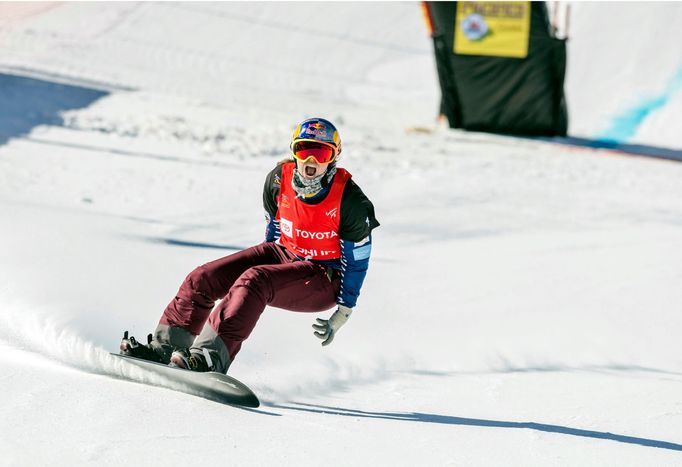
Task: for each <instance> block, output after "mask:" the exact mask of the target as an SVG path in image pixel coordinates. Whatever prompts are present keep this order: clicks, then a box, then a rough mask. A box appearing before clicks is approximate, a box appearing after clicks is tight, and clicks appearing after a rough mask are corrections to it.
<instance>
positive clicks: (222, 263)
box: [159, 242, 340, 371]
mask: <svg viewBox="0 0 682 467" xmlns="http://www.w3.org/2000/svg"><path fill="white" fill-rule="evenodd" d="M339 286H340V279H339V275H338V273H335V274H333V275H331V278H330V274H328V271H327V269H326V268H325V267H323V266H320V265H317V264H314V263H312V262H310V261H303V260H300V259H298V258H297V257H296V256H295V255H293V254H292V253H290V252H289V251H288V250H287V249H286V248H284V247H283V246H281V245H278V244H276V243H272V242H265V243H261V244H260V245H256V246H254V247H251V248H247V249H246V250H242V251H239V252H237V253H234V254H232V255H229V256H226V257H224V258H221V259H218V260H215V261H212V262H210V263H206V264H204V265H203V266H199V267H198V268H196V269H195V270H194V271H192V272H191V273H190V274H189V275H188V276H187V278H186V279H185V281H184V282H183V283H182V285H181V286H180V290H179V291H178V294H177V296H176V297H175V298H174V299H173V300H172V301H171V302H170V303H169V304H168V306H167V307H166V309H165V310H164V312H163V315H162V316H161V320H160V322H159V325H160V326H163V325H166V326H169V327H172V328H182V329H184V330H185V331H187V332H188V333H189V334H191V335H192V336H197V335H199V334H201V335H202V336H201V338H200V339H201V340H202V341H206V340H207V339H209V340H210V338H214V339H215V338H219V339H220V340H221V341H222V343H224V345H225V348H224V349H222V350H227V353H228V355H227V357H228V358H229V361H228V362H223V365H221V366H223V367H224V368H223V370H224V371H227V367H229V364H230V363H231V362H232V361H233V360H234V358H235V356H236V355H237V353H238V352H239V349H240V348H241V345H242V342H243V341H244V340H245V339H246V338H248V337H249V335H250V334H251V331H252V330H253V328H254V327H255V326H256V322H258V318H260V315H261V313H262V312H263V310H264V309H265V306H266V305H271V306H273V307H277V308H283V309H285V310H290V311H302V312H316V311H324V310H327V309H330V308H332V307H334V306H335V304H336V295H337V293H338V290H339ZM217 300H221V302H220V303H219V304H218V306H217V307H215V309H214V306H215V302H216V301H217ZM204 327H206V329H204ZM208 328H210V329H208ZM202 330H203V332H202ZM206 336H208V337H206ZM200 339H197V340H195V344H194V345H197V341H199V340H200ZM214 345H215V343H214ZM214 345H210V344H207V345H206V346H208V347H214ZM220 347H222V345H220Z"/></svg>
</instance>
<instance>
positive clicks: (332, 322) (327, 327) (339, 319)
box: [313, 305, 353, 345]
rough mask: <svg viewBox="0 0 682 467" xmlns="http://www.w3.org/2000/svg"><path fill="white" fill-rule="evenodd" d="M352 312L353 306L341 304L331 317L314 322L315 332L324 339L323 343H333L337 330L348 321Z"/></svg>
mask: <svg viewBox="0 0 682 467" xmlns="http://www.w3.org/2000/svg"><path fill="white" fill-rule="evenodd" d="M352 312H353V309H352V308H348V307H347V306H343V305H339V307H338V308H337V309H336V311H335V312H334V314H333V315H331V317H330V318H329V319H320V318H317V319H316V321H317V324H313V329H314V330H315V333H314V334H315V336H317V337H318V338H320V339H322V345H329V344H331V343H332V341H333V340H334V336H335V335H336V332H337V331H338V330H339V328H340V327H341V326H343V325H344V324H346V321H348V318H350V315H351V313H352Z"/></svg>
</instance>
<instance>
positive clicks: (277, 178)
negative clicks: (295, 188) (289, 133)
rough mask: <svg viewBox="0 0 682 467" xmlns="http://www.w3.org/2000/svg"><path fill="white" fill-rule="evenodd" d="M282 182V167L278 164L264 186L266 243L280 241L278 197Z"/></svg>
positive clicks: (266, 178)
mask: <svg viewBox="0 0 682 467" xmlns="http://www.w3.org/2000/svg"><path fill="white" fill-rule="evenodd" d="M281 180H282V165H281V164H278V165H277V167H275V168H274V169H273V170H271V171H270V173H268V175H267V177H265V184H264V186H263V209H264V210H265V241H266V242H274V241H277V240H278V239H279V236H280V230H279V222H278V221H277V219H276V217H277V197H278V196H279V187H280V184H281Z"/></svg>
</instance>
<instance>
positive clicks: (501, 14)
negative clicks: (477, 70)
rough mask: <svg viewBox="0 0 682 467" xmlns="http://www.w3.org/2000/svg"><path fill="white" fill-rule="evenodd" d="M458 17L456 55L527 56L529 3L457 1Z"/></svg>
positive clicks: (455, 42)
mask: <svg viewBox="0 0 682 467" xmlns="http://www.w3.org/2000/svg"><path fill="white" fill-rule="evenodd" d="M456 18H457V21H456V24H455V41H454V51H455V53H456V54H460V55H488V56H492V57H514V58H525V57H526V56H527V55H528V36H529V31H530V2H457V17H456Z"/></svg>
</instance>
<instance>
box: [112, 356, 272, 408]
mask: <svg viewBox="0 0 682 467" xmlns="http://www.w3.org/2000/svg"><path fill="white" fill-rule="evenodd" d="M111 355H113V356H114V357H118V358H121V359H123V360H125V361H127V362H128V363H130V364H132V365H135V366H137V367H139V368H142V369H144V370H145V371H149V372H150V373H154V374H157V375H160V376H163V377H166V378H168V379H169V380H172V381H178V382H181V383H183V385H185V386H187V388H188V390H186V391H183V390H182V389H179V388H176V387H169V389H174V390H176V391H181V392H186V393H188V394H193V395H199V396H200V397H204V398H206V399H211V400H214V401H217V402H222V403H225V404H230V405H238V406H242V407H253V408H255V407H258V406H259V405H260V401H259V400H258V397H256V395H255V394H254V393H253V391H251V389H249V388H248V387H247V386H246V385H245V384H244V383H242V382H241V381H239V380H236V379H234V378H233V377H231V376H228V375H225V374H222V373H217V372H215V371H210V372H206V373H201V372H196V371H189V370H183V369H181V368H173V367H170V366H168V365H163V364H161V363H155V362H151V361H149V360H142V359H140V358H135V357H129V356H127V355H120V354H116V353H112V354H111ZM128 379H131V378H128ZM135 381H137V380H135Z"/></svg>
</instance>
